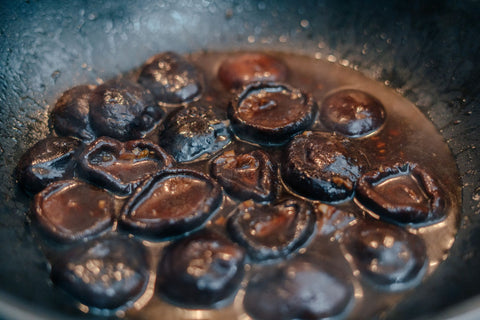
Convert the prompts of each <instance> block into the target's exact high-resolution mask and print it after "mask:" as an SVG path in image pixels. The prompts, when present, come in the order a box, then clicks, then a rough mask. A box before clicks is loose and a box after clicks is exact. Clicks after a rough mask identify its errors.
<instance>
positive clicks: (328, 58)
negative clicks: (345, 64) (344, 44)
mask: <svg viewBox="0 0 480 320" xmlns="http://www.w3.org/2000/svg"><path fill="white" fill-rule="evenodd" d="M327 61H328V62H335V61H337V57H335V56H334V55H332V54H330V55H328V57H327Z"/></svg>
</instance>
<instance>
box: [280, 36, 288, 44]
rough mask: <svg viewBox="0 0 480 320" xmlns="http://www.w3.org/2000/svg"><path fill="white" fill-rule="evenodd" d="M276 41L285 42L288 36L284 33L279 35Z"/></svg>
mask: <svg viewBox="0 0 480 320" xmlns="http://www.w3.org/2000/svg"><path fill="white" fill-rule="evenodd" d="M278 41H280V42H281V43H285V42H287V41H288V38H287V36H286V35H283V34H282V35H281V36H280V37H278Z"/></svg>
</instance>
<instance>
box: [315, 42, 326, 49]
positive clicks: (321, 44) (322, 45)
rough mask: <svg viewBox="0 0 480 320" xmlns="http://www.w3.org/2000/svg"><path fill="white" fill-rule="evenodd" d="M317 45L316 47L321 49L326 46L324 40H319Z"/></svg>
mask: <svg viewBox="0 0 480 320" xmlns="http://www.w3.org/2000/svg"><path fill="white" fill-rule="evenodd" d="M317 47H318V48H319V49H323V48H325V47H326V44H325V42H323V41H320V42H319V43H318V45H317Z"/></svg>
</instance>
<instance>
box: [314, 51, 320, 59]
mask: <svg viewBox="0 0 480 320" xmlns="http://www.w3.org/2000/svg"><path fill="white" fill-rule="evenodd" d="M315 59H317V60H319V59H322V53H321V52H315Z"/></svg>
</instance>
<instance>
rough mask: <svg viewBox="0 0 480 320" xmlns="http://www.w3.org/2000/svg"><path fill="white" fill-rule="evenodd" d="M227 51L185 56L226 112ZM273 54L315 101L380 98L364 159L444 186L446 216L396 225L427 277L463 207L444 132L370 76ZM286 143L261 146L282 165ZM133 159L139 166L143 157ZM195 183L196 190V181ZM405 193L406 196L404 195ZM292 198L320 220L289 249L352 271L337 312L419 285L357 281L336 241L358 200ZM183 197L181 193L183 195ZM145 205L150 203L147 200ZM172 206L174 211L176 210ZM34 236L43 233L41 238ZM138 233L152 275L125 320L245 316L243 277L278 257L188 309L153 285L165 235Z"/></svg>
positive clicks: (386, 301) (364, 309)
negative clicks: (410, 165) (420, 254)
mask: <svg viewBox="0 0 480 320" xmlns="http://www.w3.org/2000/svg"><path fill="white" fill-rule="evenodd" d="M231 54H232V53H231V52H198V53H193V54H190V55H188V56H187V58H188V59H189V60H190V61H191V62H192V63H193V64H194V65H195V66H196V67H197V68H198V69H199V70H200V71H201V72H202V73H203V74H204V77H205V84H206V85H205V91H204V93H203V95H202V97H200V100H204V101H207V102H211V103H213V104H214V105H215V106H217V107H219V108H222V109H224V110H225V111H226V110H227V107H228V103H229V101H230V100H231V99H232V95H231V93H230V92H229V91H228V90H226V89H225V88H224V86H223V85H222V83H221V82H220V80H219V79H218V77H217V71H218V69H219V66H220V64H221V62H222V61H224V60H225V59H227V58H228V57H230V56H231ZM270 54H272V55H273V56H275V57H276V58H278V60H280V61H283V63H284V64H285V65H286V66H287V69H288V76H287V78H286V80H285V83H288V84H289V85H291V86H293V87H296V88H300V89H301V90H303V91H305V92H308V93H310V94H311V95H312V96H313V99H314V100H315V101H316V102H317V104H318V105H319V106H320V105H321V102H322V101H323V100H324V98H325V97H327V96H329V95H331V94H332V93H334V92H336V91H339V90H341V89H357V90H361V91H364V92H366V93H368V94H370V95H372V96H373V97H375V98H376V99H378V100H379V101H380V102H381V103H382V104H383V106H384V107H385V111H386V120H385V123H384V125H383V126H382V128H380V129H379V130H378V131H376V132H374V133H373V134H370V135H368V136H365V137H362V138H359V139H355V143H356V144H358V145H359V146H360V147H361V148H362V150H365V151H364V152H365V153H367V154H366V155H365V158H366V159H367V160H366V161H367V162H368V164H367V165H368V166H369V167H371V168H377V167H380V166H381V165H382V164H384V163H387V162H388V163H390V162H392V161H393V162H397V161H402V160H403V161H410V162H415V163H417V164H418V165H420V166H422V167H424V168H428V170H429V172H431V174H432V175H433V176H434V177H436V179H437V181H439V183H440V184H441V186H442V188H443V190H444V201H445V203H446V205H445V208H446V209H445V210H447V212H446V213H445V218H444V219H443V220H441V221H439V222H435V223H433V224H430V225H413V226H412V225H405V226H399V227H398V228H405V229H406V230H407V231H408V232H410V233H412V234H415V235H417V236H419V237H420V238H422V239H423V240H424V241H425V245H426V250H427V257H428V261H427V265H426V272H425V276H424V277H423V278H422V279H419V280H418V281H417V282H419V283H420V282H421V281H423V280H424V279H425V278H426V277H428V275H430V274H431V273H432V272H434V270H435V269H436V268H437V267H438V265H439V264H440V263H441V262H442V261H443V260H445V259H446V257H447V255H448V251H449V249H450V247H451V246H452V244H453V241H454V237H455V234H456V231H457V228H458V222H459V215H460V207H461V206H460V205H461V204H460V201H461V200H460V199H461V198H460V192H461V187H460V183H459V178H458V177H459V175H458V172H457V168H456V164H455V161H454V159H453V157H452V155H451V153H450V150H449V149H448V147H447V145H446V143H445V142H444V141H443V138H442V136H441V135H440V134H439V133H438V132H437V130H436V129H435V127H434V126H433V124H432V123H431V122H430V121H429V120H428V119H427V118H426V117H425V116H424V115H423V114H422V113H421V112H420V111H419V110H418V109H417V108H416V107H415V106H414V105H413V104H412V103H411V102H409V101H407V100H406V99H405V98H403V97H402V96H400V95H398V94H397V93H395V92H394V91H392V90H391V89H388V88H386V87H384V86H383V85H382V84H379V83H377V82H375V81H373V80H370V79H367V78H366V77H364V76H363V75H362V74H360V73H358V72H356V71H353V70H352V69H349V68H345V67H341V66H338V65H335V64H332V63H329V62H326V61H321V60H317V59H314V58H311V57H307V56H301V55H295V54H285V53H270ZM138 74H139V70H134V71H132V72H130V73H129V74H126V75H125V77H127V78H131V79H136V78H137V77H138ZM163 108H164V111H165V112H166V113H169V112H171V111H172V110H174V107H172V106H163ZM310 130H313V131H315V130H317V131H328V129H327V128H325V126H324V125H323V124H322V123H321V121H320V120H319V118H318V116H317V117H316V118H315V122H314V124H313V126H312V127H311V128H310ZM147 139H150V140H152V141H153V142H155V143H158V132H157V130H154V131H152V132H151V133H149V134H148V136H147ZM258 148H259V146H258V145H255V144H253V143H248V142H245V141H242V140H240V139H236V140H233V141H232V142H231V143H229V144H227V145H226V146H225V147H224V149H223V150H227V151H228V150H234V151H235V152H236V153H248V152H251V151H253V150H256V149H258ZM284 148H285V146H272V147H264V148H263V150H264V151H266V152H267V153H268V155H269V156H270V157H271V159H272V161H273V162H274V163H277V164H280V163H282V159H283V157H284V153H283V149H284ZM215 155H216V154H215ZM211 159H212V156H209V157H208V158H207V159H206V160H200V161H195V162H192V163H188V162H186V163H178V164H176V166H177V167H181V168H183V167H185V168H189V169H195V170H198V171H201V172H203V173H205V174H210V172H209V170H210V169H209V168H210V164H211ZM138 165H141V163H139V164H138ZM123 174H125V173H123ZM127 176H128V174H127ZM397 180H401V181H402V182H403V183H404V184H405V185H409V186H410V187H411V189H415V188H417V187H418V186H417V184H416V183H415V181H413V180H412V179H411V178H410V177H409V176H401V177H398V178H397ZM392 183H394V180H393V179H392V180H391V181H388V182H383V183H381V184H378V185H377V186H376V188H377V189H378V190H379V191H381V190H382V189H383V188H388V187H389V186H388V184H392ZM192 189H194V187H193V186H192ZM417 193H418V194H421V193H422V191H421V190H419V191H418V192H417ZM403 196H405V197H408V195H407V194H404V195H403ZM291 197H292V193H291V190H290V188H289V187H288V186H287V185H285V184H284V183H280V184H279V191H278V195H277V200H278V201H281V200H282V199H288V198H291ZM295 197H296V198H300V199H303V200H304V201H307V202H309V203H310V204H311V205H312V207H313V208H314V211H315V213H316V214H317V222H316V224H317V225H316V231H315V232H314V235H313V236H312V238H311V239H310V240H309V241H308V243H307V244H306V245H305V246H304V247H303V248H301V249H300V250H298V251H297V252H296V253H294V254H293V255H294V256H301V255H309V256H310V257H313V259H314V260H315V259H324V258H325V257H328V260H330V261H332V262H333V263H336V266H337V268H338V269H341V270H344V271H345V272H346V273H348V274H350V275H351V276H350V278H351V280H352V282H353V287H354V299H353V301H352V302H351V303H350V305H349V307H348V309H347V311H345V313H344V314H342V315H341V318H346V319H354V318H358V315H362V316H361V317H362V318H374V317H378V316H380V315H381V314H384V313H385V312H387V311H388V310H389V309H390V308H392V307H393V306H394V305H395V304H396V303H398V302H399V301H400V300H401V299H402V298H403V297H404V296H406V295H408V293H409V292H410V291H411V290H415V289H414V288H415V285H419V283H416V284H415V285H414V286H412V288H410V289H406V290H388V289H387V290H385V289H379V288H376V287H375V286H371V285H366V284H365V283H364V282H363V281H362V280H361V278H360V275H359V271H358V269H356V268H355V266H354V264H353V263H352V261H351V257H349V256H348V254H347V253H346V252H344V249H343V248H342V246H341V244H340V239H341V238H342V234H343V232H344V230H345V229H346V228H347V227H348V226H349V224H352V223H353V222H354V221H355V220H363V219H367V218H368V217H369V216H370V215H369V214H367V213H366V211H367V209H366V208H364V207H362V206H360V205H359V204H358V203H356V200H355V199H350V200H348V201H345V202H341V203H339V204H326V203H322V202H320V201H314V200H309V199H307V198H304V197H301V196H298V195H295ZM181 198H182V199H183V198H184V196H182V197H181ZM185 198H188V197H185ZM116 201H117V208H120V207H121V206H122V204H123V202H124V201H125V198H123V197H117V199H116ZM155 201H156V200H155ZM407 201H413V202H424V201H425V199H424V198H421V199H413V198H408V199H407ZM239 203H241V200H238V199H236V198H234V197H231V196H229V195H228V194H227V193H225V192H224V200H223V204H222V206H221V207H220V209H219V210H218V211H217V212H216V213H215V215H214V217H213V219H212V220H210V221H209V222H208V223H207V225H206V226H207V227H214V228H215V229H217V230H224V229H225V225H226V220H227V218H228V215H229V214H230V213H231V212H232V211H233V209H234V208H235V207H237V206H238V204H239ZM146 205H150V204H148V203H147V204H146ZM170 209H171V210H174V209H175V208H169V210H170ZM175 210H176V209H175ZM117 211H118V209H117ZM371 216H374V217H375V213H371ZM115 232H120V233H128V232H126V231H124V230H121V229H120V228H118V227H117V226H116V225H115V226H114V228H113V230H112V231H110V232H109V233H115ZM136 237H137V236H136ZM38 238H39V239H41V237H40V236H39V237H38ZM138 239H140V240H141V241H142V244H143V245H144V246H145V247H146V248H147V250H148V252H149V254H150V256H151V258H150V261H151V262H152V263H151V266H150V275H151V278H150V280H149V284H148V286H147V288H146V290H145V293H144V294H143V295H142V296H141V297H140V298H138V299H137V300H136V301H135V302H134V303H133V306H132V307H131V308H130V309H128V310H122V308H120V309H119V310H117V311H116V315H118V316H121V317H125V318H128V319H212V320H214V319H242V320H246V319H250V317H249V316H248V315H247V314H246V312H245V310H244V308H243V297H244V295H245V288H246V285H247V283H248V280H249V279H250V278H251V277H252V276H253V275H255V274H256V273H258V272H259V271H261V270H262V269H263V268H266V267H269V266H271V265H272V264H275V263H277V262H276V261H273V262H272V261H268V262H266V263H257V262H255V263H254V262H248V263H247V264H246V265H245V277H244V280H243V282H242V285H241V287H240V289H239V291H238V292H237V293H236V296H235V298H234V299H233V302H231V303H230V304H227V305H222V306H220V307H218V308H212V309H191V308H188V307H180V306H176V305H172V304H170V303H168V302H166V301H164V300H162V299H161V298H160V296H159V295H158V294H156V292H155V289H154V284H155V270H156V269H157V263H158V260H159V257H160V256H161V253H162V250H163V248H164V247H165V245H167V244H168V243H169V241H156V240H154V239H150V238H142V237H138ZM42 248H43V249H44V251H45V253H46V256H47V258H48V259H51V258H52V257H55V256H56V255H58V254H61V250H57V248H55V246H52V245H51V244H50V243H48V242H43V241H42ZM259 303H262V301H259ZM80 309H81V310H83V311H85V312H88V311H92V310H89V308H88V307H87V306H84V305H81V306H80Z"/></svg>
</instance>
